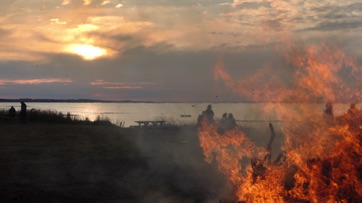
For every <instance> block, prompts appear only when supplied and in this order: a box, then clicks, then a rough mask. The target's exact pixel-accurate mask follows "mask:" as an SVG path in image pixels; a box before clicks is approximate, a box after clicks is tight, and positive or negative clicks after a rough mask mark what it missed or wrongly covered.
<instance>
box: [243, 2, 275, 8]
mask: <svg viewBox="0 0 362 203" xmlns="http://www.w3.org/2000/svg"><path fill="white" fill-rule="evenodd" d="M261 7H265V8H271V3H270V2H266V1H265V2H252V1H249V2H248V1H247V2H242V3H241V4H239V5H238V6H237V9H259V8H261Z"/></svg>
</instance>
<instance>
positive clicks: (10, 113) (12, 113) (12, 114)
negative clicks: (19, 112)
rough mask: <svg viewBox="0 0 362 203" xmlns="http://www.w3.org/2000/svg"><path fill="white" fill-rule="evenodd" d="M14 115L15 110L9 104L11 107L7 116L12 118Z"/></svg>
mask: <svg viewBox="0 0 362 203" xmlns="http://www.w3.org/2000/svg"><path fill="white" fill-rule="evenodd" d="M15 115H16V110H15V108H14V106H11V108H10V109H9V118H10V119H12V118H14V117H15Z"/></svg>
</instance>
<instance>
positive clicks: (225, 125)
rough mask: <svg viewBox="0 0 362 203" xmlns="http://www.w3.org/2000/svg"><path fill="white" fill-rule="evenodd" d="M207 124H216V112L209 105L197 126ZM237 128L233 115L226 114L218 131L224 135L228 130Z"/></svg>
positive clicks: (199, 118)
mask: <svg viewBox="0 0 362 203" xmlns="http://www.w3.org/2000/svg"><path fill="white" fill-rule="evenodd" d="M203 122H206V123H208V124H215V120H214V111H213V110H212V106H211V105H210V104H209V105H208V106H207V108H206V110H205V111H203V112H202V114H200V115H199V117H198V118H197V125H198V126H199V127H200V126H202V123H203ZM236 127H237V124H236V120H235V118H234V116H233V114H232V113H229V114H228V113H224V114H223V115H222V118H221V120H220V123H219V127H218V131H219V133H221V134H222V133H224V132H225V131H227V130H231V129H234V128H236Z"/></svg>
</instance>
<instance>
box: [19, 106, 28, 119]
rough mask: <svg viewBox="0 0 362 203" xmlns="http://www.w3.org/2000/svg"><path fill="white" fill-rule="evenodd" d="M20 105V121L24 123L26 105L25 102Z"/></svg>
mask: <svg viewBox="0 0 362 203" xmlns="http://www.w3.org/2000/svg"><path fill="white" fill-rule="evenodd" d="M20 103H21V109H20V120H21V121H23V122H25V121H26V116H27V113H26V104H25V102H20Z"/></svg>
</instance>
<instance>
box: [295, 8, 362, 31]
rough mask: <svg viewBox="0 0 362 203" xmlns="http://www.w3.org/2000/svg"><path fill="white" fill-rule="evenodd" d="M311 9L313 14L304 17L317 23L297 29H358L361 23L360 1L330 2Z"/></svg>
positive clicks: (361, 9) (361, 10)
mask: <svg viewBox="0 0 362 203" xmlns="http://www.w3.org/2000/svg"><path fill="white" fill-rule="evenodd" d="M311 11H312V13H313V15H314V16H309V17H307V18H306V19H309V20H310V21H311V22H312V21H315V22H316V23H317V24H316V25H315V26H311V27H307V28H305V29H301V30H299V31H336V30H341V31H345V30H350V29H358V28H360V27H361V25H362V20H361V19H362V18H361V17H362V14H361V13H362V3H351V4H347V5H341V6H337V5H332V4H330V5H326V6H322V7H313V8H311ZM317 19H318V20H317ZM313 23H314V22H313Z"/></svg>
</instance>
